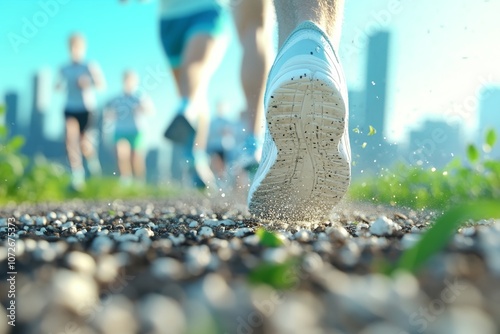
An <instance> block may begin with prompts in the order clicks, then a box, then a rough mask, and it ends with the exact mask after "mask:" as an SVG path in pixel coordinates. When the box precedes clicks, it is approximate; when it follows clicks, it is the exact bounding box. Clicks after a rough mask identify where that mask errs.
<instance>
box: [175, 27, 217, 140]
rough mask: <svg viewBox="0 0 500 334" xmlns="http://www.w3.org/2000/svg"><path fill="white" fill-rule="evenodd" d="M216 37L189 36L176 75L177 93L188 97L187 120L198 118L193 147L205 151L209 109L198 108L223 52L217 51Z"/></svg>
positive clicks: (200, 106)
mask: <svg viewBox="0 0 500 334" xmlns="http://www.w3.org/2000/svg"><path fill="white" fill-rule="evenodd" d="M218 46H219V39H218V38H217V37H213V36H210V35H207V34H198V35H196V36H194V37H192V38H191V39H190V41H189V43H188V44H187V46H186V49H185V53H184V56H183V63H182V66H181V68H180V74H179V93H180V95H181V96H182V97H185V98H188V99H189V101H190V102H191V103H190V107H189V108H188V110H187V111H186V117H187V118H188V119H189V120H190V121H197V131H196V138H195V148H196V149H200V150H204V149H205V148H206V141H207V136H208V127H209V120H210V119H209V115H208V111H207V112H203V111H200V108H201V109H203V108H202V103H197V102H198V100H203V99H204V98H205V95H206V90H207V89H208V84H209V82H210V79H211V77H212V74H213V73H214V72H215V69H216V68H217V66H218V64H219V61H220V59H222V56H223V52H221V51H220V48H219V47H218Z"/></svg>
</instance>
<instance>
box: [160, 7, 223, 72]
mask: <svg viewBox="0 0 500 334" xmlns="http://www.w3.org/2000/svg"><path fill="white" fill-rule="evenodd" d="M186 1H190V0H186ZM222 28H223V10H222V8H212V9H207V10H203V11H201V12H197V13H194V14H190V15H187V16H184V17H178V18H171V19H170V18H168V19H162V20H161V21H160V37H161V44H162V46H163V50H164V51H165V53H166V54H167V58H168V60H169V62H170V65H171V66H172V67H173V68H178V67H179V66H180V65H181V63H182V56H183V53H184V49H185V48H186V45H187V43H188V41H189V39H190V38H191V37H193V36H195V35H197V34H208V35H210V36H217V35H219V34H220V33H221V32H222Z"/></svg>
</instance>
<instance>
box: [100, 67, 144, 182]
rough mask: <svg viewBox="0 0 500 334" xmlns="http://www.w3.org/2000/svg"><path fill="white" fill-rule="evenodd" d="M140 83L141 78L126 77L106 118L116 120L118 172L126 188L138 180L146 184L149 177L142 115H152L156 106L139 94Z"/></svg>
mask: <svg viewBox="0 0 500 334" xmlns="http://www.w3.org/2000/svg"><path fill="white" fill-rule="evenodd" d="M138 83H139V78H138V76H137V74H135V73H134V72H132V71H126V72H125V74H124V75H123V93H122V94H121V95H119V96H117V97H115V98H114V99H113V100H111V101H110V102H109V103H108V105H107V108H106V114H107V115H108V116H112V117H113V118H114V120H115V130H114V131H115V133H114V140H115V144H116V155H117V159H118V170H119V171H120V180H121V182H122V184H124V185H130V184H131V183H132V181H133V179H134V178H135V179H136V181H139V182H144V176H145V164H144V156H143V154H142V152H141V149H142V148H143V147H142V134H141V131H140V126H139V122H138V118H139V116H140V114H141V113H145V112H151V111H152V110H153V106H152V104H151V102H150V101H149V99H147V98H146V97H145V96H143V95H141V94H139V92H138V91H137V87H138Z"/></svg>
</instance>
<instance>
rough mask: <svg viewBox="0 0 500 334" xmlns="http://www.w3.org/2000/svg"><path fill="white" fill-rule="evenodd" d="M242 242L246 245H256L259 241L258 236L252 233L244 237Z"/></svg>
mask: <svg viewBox="0 0 500 334" xmlns="http://www.w3.org/2000/svg"><path fill="white" fill-rule="evenodd" d="M243 242H244V243H245V244H247V245H252V246H257V245H258V244H259V243H260V238H259V237H258V236H257V235H256V234H252V235H249V236H246V237H244V238H243Z"/></svg>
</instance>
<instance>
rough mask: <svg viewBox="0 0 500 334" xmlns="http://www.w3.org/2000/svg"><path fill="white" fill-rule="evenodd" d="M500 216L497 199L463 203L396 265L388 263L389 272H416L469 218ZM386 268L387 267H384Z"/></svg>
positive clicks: (435, 225) (439, 219) (444, 215)
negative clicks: (391, 265) (392, 265)
mask: <svg viewBox="0 0 500 334" xmlns="http://www.w3.org/2000/svg"><path fill="white" fill-rule="evenodd" d="M490 218H500V205H498V202H497V201H491V200H489V201H487V200H483V201H474V202H470V203H463V204H461V205H458V206H456V207H454V208H453V209H451V210H449V211H447V212H446V213H444V214H443V215H442V216H441V217H439V218H438V219H437V220H436V222H435V223H434V225H433V226H432V227H431V228H430V229H429V230H428V231H427V232H426V233H425V234H424V235H423V237H422V239H420V240H419V242H418V243H417V244H416V245H415V246H413V247H412V248H410V249H408V250H407V251H405V252H404V253H403V255H402V256H401V258H400V259H399V261H398V263H397V264H396V266H394V267H389V266H387V265H384V266H382V267H383V268H389V270H387V271H388V272H389V273H391V272H393V271H395V270H406V271H411V272H416V271H417V270H418V269H419V268H420V267H421V266H422V265H423V264H424V263H425V262H426V261H428V260H429V258H431V257H432V256H433V255H435V254H436V253H438V252H439V251H440V250H441V249H443V248H444V247H445V246H446V244H447V243H448V242H449V240H450V238H451V237H452V235H453V233H455V232H456V230H457V229H458V228H459V227H460V226H461V225H462V224H463V223H464V222H466V221H467V220H470V219H473V220H479V219H490ZM383 270H386V269H383Z"/></svg>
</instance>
